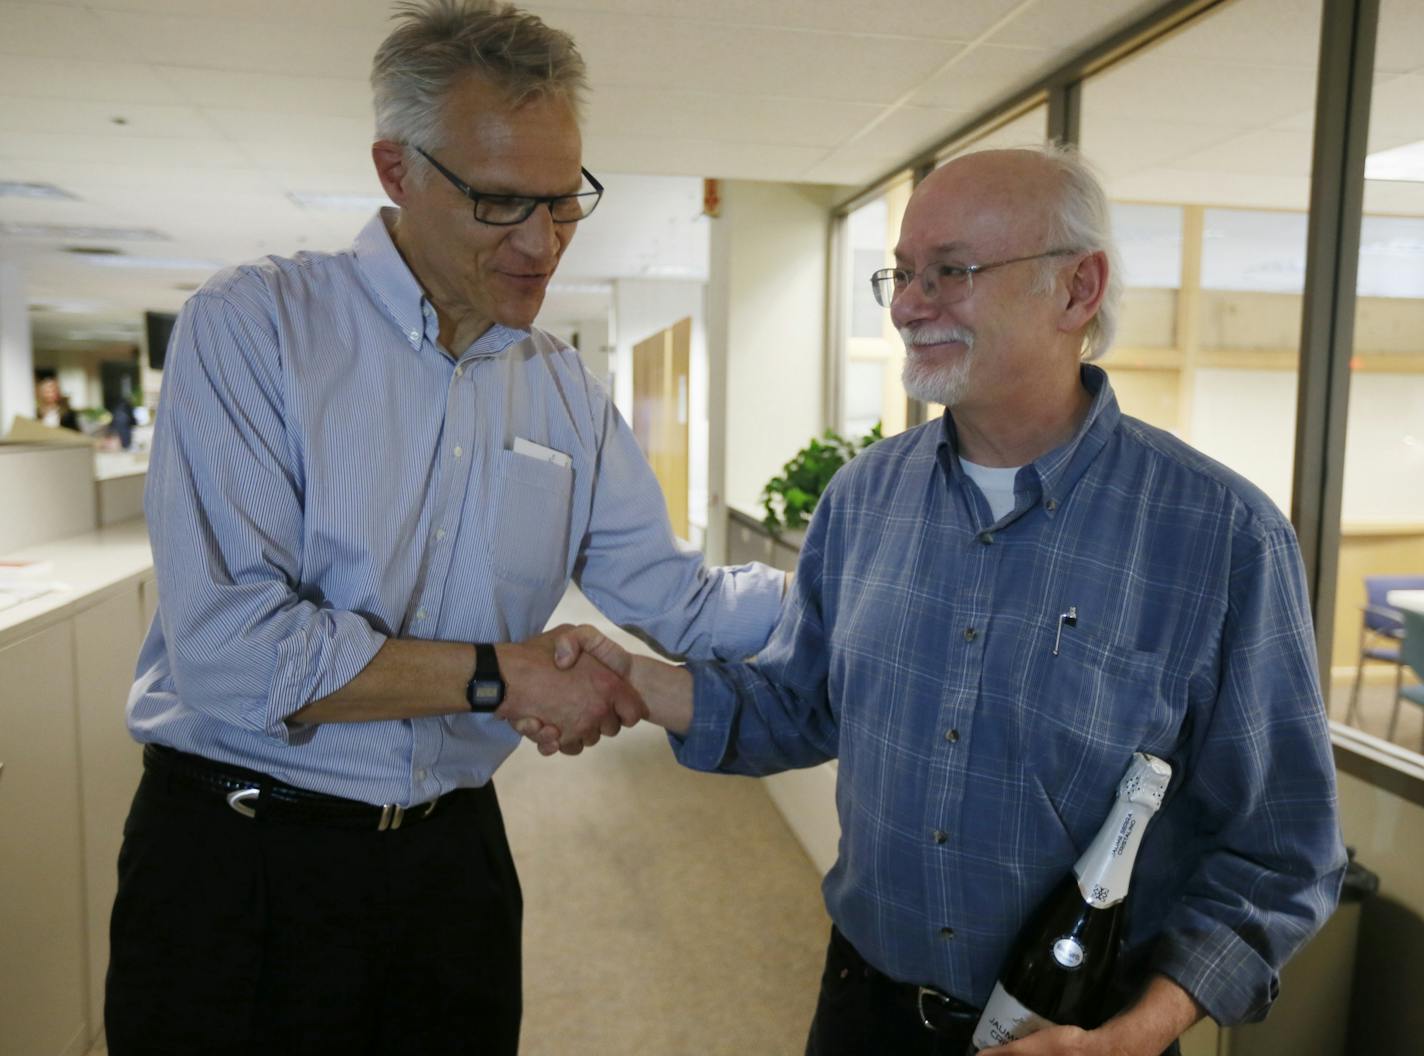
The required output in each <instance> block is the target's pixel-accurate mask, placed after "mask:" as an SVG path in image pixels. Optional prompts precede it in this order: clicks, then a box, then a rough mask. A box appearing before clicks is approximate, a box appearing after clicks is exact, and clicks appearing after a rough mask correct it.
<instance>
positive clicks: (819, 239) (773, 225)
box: [707, 181, 834, 559]
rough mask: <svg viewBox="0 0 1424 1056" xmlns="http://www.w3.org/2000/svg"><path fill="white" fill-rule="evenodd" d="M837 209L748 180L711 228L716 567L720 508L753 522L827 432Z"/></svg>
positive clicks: (825, 193) (735, 186)
mask: <svg viewBox="0 0 1424 1056" xmlns="http://www.w3.org/2000/svg"><path fill="white" fill-rule="evenodd" d="M833 200H834V192H833V191H832V190H831V189H829V188H825V187H811V186H797V185H792V184H771V183H751V182H744V181H728V182H726V183H725V184H723V187H722V211H721V215H720V216H719V217H717V218H716V219H715V220H713V222H712V237H711V267H710V274H711V275H712V280H711V282H710V283H709V288H708V320H707V349H708V363H709V373H710V378H711V384H710V393H709V414H708V418H709V421H710V423H711V436H710V438H709V443H708V454H709V465H710V472H709V490H710V492H711V493H712V496H711V497H709V511H708V522H709V538H708V552H709V554H710V555H712V556H713V558H714V559H715V558H716V556H717V552H716V551H714V550H713V539H712V534H711V532H712V527H713V525H716V524H717V523H718V522H723V521H725V517H724V516H722V515H721V514H722V512H723V511H721V510H719V509H718V508H717V507H716V506H715V504H714V503H715V497H716V496H717V495H718V494H719V493H720V495H721V496H722V497H723V498H724V499H725V502H726V503H728V504H730V505H731V506H734V507H737V508H739V509H742V510H744V511H746V512H748V513H755V512H756V511H757V509H758V508H759V507H758V504H757V496H758V495H759V494H760V493H761V489H762V485H764V484H765V483H766V482H767V480H768V479H770V478H771V477H772V476H774V475H775V474H776V473H777V471H778V470H780V468H781V466H782V465H783V464H784V463H785V462H786V460H787V459H789V458H790V457H791V456H792V455H793V454H795V453H796V452H797V451H798V450H799V449H800V448H802V447H804V446H805V444H806V442H807V440H809V439H810V438H811V437H812V436H814V435H816V434H818V433H819V432H821V430H822V429H824V428H825V422H824V417H823V406H824V396H823V385H824V364H825V345H826V332H825V330H826V324H825V320H826V296H825V291H826V274H827V252H828V246H829V232H830V210H831V205H832V202H833ZM719 400H720V401H724V403H723V406H721V407H720V408H719V406H718V401H719ZM719 434H720V435H719ZM719 454H720V458H721V460H722V464H721V466H720V467H719V466H718V459H719ZM719 479H720V480H721V485H720V487H719V485H718V480H719Z"/></svg>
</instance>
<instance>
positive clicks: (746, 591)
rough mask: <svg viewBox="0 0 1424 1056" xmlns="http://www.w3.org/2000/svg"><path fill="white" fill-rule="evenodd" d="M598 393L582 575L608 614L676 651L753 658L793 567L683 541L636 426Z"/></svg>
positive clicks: (584, 586) (577, 573)
mask: <svg viewBox="0 0 1424 1056" xmlns="http://www.w3.org/2000/svg"><path fill="white" fill-rule="evenodd" d="M596 397H597V406H596V408H595V413H596V414H597V415H598V417H599V419H600V422H601V432H600V441H601V442H600V449H599V452H598V464H597V470H596V473H595V477H594V481H595V482H594V487H593V496H592V511H591V516H590V520H589V529H588V534H587V536H586V538H585V539H584V540H583V543H582V547H581V550H580V556H579V561H578V564H577V566H576V567H575V570H574V580H575V582H576V583H578V585H579V588H580V589H581V590H582V591H583V592H584V593H585V594H586V595H588V598H589V600H590V601H592V602H593V603H594V604H595V605H597V606H598V608H599V609H600V610H601V611H602V612H603V613H604V615H606V616H608V617H609V618H610V619H611V620H613V621H614V622H615V623H617V624H619V625H620V626H622V627H626V628H628V629H630V630H635V631H638V632H641V633H642V634H643V635H644V636H645V637H647V638H649V639H651V640H652V641H653V642H654V643H655V644H656V645H657V646H658V647H659V648H661V649H662V651H663V652H664V653H666V654H667V655H669V656H674V657H688V658H693V659H702V660H706V659H716V660H742V659H744V658H746V657H749V656H752V655H753V654H755V653H756V652H758V651H759V650H760V649H761V648H762V646H763V645H764V644H765V642H766V640H767V635H769V634H770V633H771V629H772V627H773V626H774V625H775V623H776V619H777V615H778V613H779V612H780V609H781V601H782V594H783V592H784V588H785V583H786V576H785V573H783V572H779V571H777V570H775V569H772V568H769V567H767V566H766V565H762V564H747V565H738V566H732V567H724V568H709V567H707V565H706V564H705V563H704V561H703V557H702V554H701V553H700V552H699V551H698V550H696V549H695V548H693V547H691V546H688V545H686V544H684V543H680V542H679V541H678V539H677V538H676V537H675V536H674V535H673V533H672V528H671V526H670V525H669V523H668V515H667V504H666V502H665V501H664V500H663V494H662V489H661V488H660V487H659V485H658V481H657V477H656V476H655V475H654V474H653V470H652V467H650V466H649V465H648V461H647V459H646V458H645V457H644V456H643V453H642V451H641V450H640V449H639V447H638V441H637V439H636V438H635V437H634V435H633V431H632V430H631V429H629V428H628V423H627V422H626V421H624V419H623V417H622V415H620V414H619V413H618V410H617V408H616V407H614V406H613V404H612V402H611V401H609V400H608V399H607V395H606V393H604V392H603V391H602V390H601V389H597V390H596Z"/></svg>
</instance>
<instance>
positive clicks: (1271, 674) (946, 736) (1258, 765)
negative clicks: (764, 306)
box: [674, 366, 1345, 1023]
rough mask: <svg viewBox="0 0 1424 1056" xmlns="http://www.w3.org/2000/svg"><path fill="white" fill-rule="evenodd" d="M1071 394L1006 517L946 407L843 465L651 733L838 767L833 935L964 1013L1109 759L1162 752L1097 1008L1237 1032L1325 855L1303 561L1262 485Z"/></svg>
mask: <svg viewBox="0 0 1424 1056" xmlns="http://www.w3.org/2000/svg"><path fill="white" fill-rule="evenodd" d="M1083 380H1084V384H1085V386H1086V387H1087V389H1088V390H1089V391H1090V392H1091V393H1092V394H1093V397H1094V399H1093V404H1092V408H1091V410H1090V412H1089V415H1088V418H1087V420H1086V421H1085V422H1084V424H1083V427H1082V429H1081V430H1080V431H1079V433H1078V435H1077V436H1076V437H1075V438H1074V439H1073V440H1072V441H1071V442H1070V443H1067V444H1065V445H1063V446H1062V447H1060V448H1058V449H1057V450H1055V451H1052V452H1050V453H1048V454H1046V455H1044V456H1043V457H1042V458H1040V459H1038V460H1037V461H1035V462H1033V463H1032V464H1030V465H1027V466H1024V467H1022V468H1021V469H1020V470H1019V471H1018V475H1017V479H1016V485H1017V487H1016V492H1017V503H1016V505H1015V507H1014V509H1013V510H1011V511H1010V512H1008V513H1006V514H1005V515H1004V516H1002V517H998V518H996V517H994V515H993V514H992V513H991V512H990V507H989V504H988V503H987V502H986V501H985V497H984V495H983V493H982V492H980V490H979V489H978V487H976V486H975V485H974V483H973V482H972V481H971V480H970V479H969V478H968V476H967V475H966V474H965V472H964V467H963V465H962V464H961V462H960V460H959V459H958V458H957V457H956V454H955V448H956V444H955V433H954V422H953V418H952V417H951V416H949V415H946V416H945V417H944V419H943V420H942V421H939V422H933V423H931V424H928V425H924V426H921V427H920V428H918V429H912V430H910V431H909V432H906V433H902V434H900V435H899V436H895V437H891V438H889V439H886V440H882V441H880V442H879V443H876V444H874V445H873V446H872V447H870V448H869V449H868V450H867V451H865V452H864V453H863V454H861V455H858V456H857V457H856V458H855V459H854V460H852V461H851V462H850V464H849V465H847V466H846V467H845V468H844V469H843V470H841V472H839V473H838V474H837V475H836V477H835V479H834V480H832V481H831V484H830V487H829V488H827V490H826V493H825V495H824V496H823V497H822V499H821V502H820V503H819V504H818V505H817V507H816V513H815V517H814V518H813V520H812V522H811V526H810V528H809V529H808V531H807V534H806V543H805V546H804V547H803V549H802V551H801V560H800V564H799V565H798V569H797V575H796V580H795V583H794V585H793V588H792V592H791V599H790V600H789V602H788V605H787V608H786V612H785V614H784V615H783V617H782V620H781V623H780V624H779V625H778V627H777V629H776V631H775V632H774V633H773V635H772V638H771V641H770V642H769V643H768V644H767V647H766V648H765V649H764V650H763V651H762V652H761V653H760V654H759V655H758V657H757V660H756V662H755V663H753V664H746V665H741V664H738V665H731V666H725V667H724V666H717V665H710V664H694V665H693V668H694V672H695V710H694V717H693V726H692V728H691V730H690V731H689V735H688V737H687V738H686V739H685V741H681V742H679V741H677V740H676V739H675V740H674V743H675V744H676V745H677V747H678V751H679V758H680V759H681V760H682V761H683V762H684V763H685V764H687V765H689V766H693V767H697V768H699V769H717V770H723V771H730V772H734V773H742V774H761V773H767V772H769V771H773V770H779V769H785V768H787V767H793V766H809V765H811V764H813V763H818V762H821V761H822V760H824V759H829V758H832V757H837V758H839V760H840V763H839V774H838V779H837V784H836V803H837V806H838V808H839V813H840V821H841V841H840V854H839V859H838V860H837V862H836V864H835V866H834V868H833V869H832V870H831V871H830V873H829V875H827V877H826V880H825V895H826V905H827V908H828V909H829V910H830V915H831V917H832V919H833V920H835V922H836V923H837V925H839V927H840V929H841V930H842V931H843V932H844V933H845V935H846V937H847V938H849V939H850V941H851V942H852V943H853V944H854V945H855V946H856V948H857V949H858V950H859V951H860V952H861V953H862V954H863V955H864V956H865V957H866V959H867V960H869V961H870V962H871V963H872V964H874V965H876V966H877V967H878V968H880V969H881V970H882V971H884V972H886V973H888V974H890V975H892V976H894V977H895V978H897V979H901V980H903V981H905V982H911V983H922V984H931V985H934V986H937V987H939V988H941V989H943V990H945V991H947V992H948V993H951V994H953V995H955V996H956V997H959V998H961V999H963V1000H966V1001H971V1002H973V1003H975V1004H983V1003H984V1001H985V1000H986V999H987V998H988V997H989V993H990V991H991V989H992V988H993V986H994V980H995V977H996V976H997V974H998V972H999V970H1000V968H1001V967H1002V965H1003V962H1004V958H1005V956H1006V955H1007V954H1008V951H1009V947H1010V944H1011V943H1012V942H1013V939H1014V936H1015V934H1016V933H1017V932H1018V930H1019V928H1020V926H1021V925H1022V924H1023V923H1024V921H1025V920H1026V919H1027V917H1028V914H1029V913H1030V911H1031V910H1032V909H1033V908H1034V907H1035V906H1036V905H1038V903H1039V902H1040V900H1042V899H1043V898H1044V896H1045V895H1046V894H1047V893H1048V891H1049V890H1050V889H1051V888H1052V887H1053V885H1054V884H1055V883H1056V882H1057V881H1058V880H1059V879H1060V878H1061V877H1062V876H1064V875H1065V874H1066V873H1067V871H1068V870H1069V869H1071V868H1072V866H1073V863H1074V861H1075V860H1076V859H1077V857H1078V856H1079V854H1081V853H1082V852H1083V850H1084V849H1085V848H1086V847H1087V845H1088V843H1089V842H1090V841H1091V840H1092V838H1093V836H1094V834H1095V833H1096V832H1097V830H1098V827H1099V826H1100V825H1101V824H1102V822H1103V819H1104V818H1105V817H1106V815H1107V812H1108V808H1109V806H1110V805H1111V803H1112V800H1113V794H1114V790H1115V787H1116V785H1117V782H1118V780H1119V779H1120V778H1121V777H1122V774H1123V771H1124V770H1125V769H1126V767H1127V764H1128V760H1129V758H1130V757H1131V755H1132V753H1133V752H1135V751H1139V750H1141V751H1147V752H1152V753H1153V754H1156V755H1159V756H1162V757H1163V758H1165V759H1167V760H1169V761H1170V762H1171V763H1172V766H1173V779H1172V785H1171V788H1170V789H1169V791H1168V796H1167V800H1166V803H1165V805H1164V806H1163V808H1162V810H1161V812H1160V813H1159V815H1158V816H1157V818H1156V820H1155V821H1153V823H1152V826H1151V827H1150V828H1149V829H1148V830H1147V835H1146V838H1145V839H1144V841H1143V843H1142V849H1141V855H1140V857H1139V859H1138V862H1137V869H1136V873H1135V875H1134V879H1133V883H1132V894H1131V902H1130V903H1129V907H1128V934H1127V943H1128V956H1127V957H1126V959H1125V960H1124V961H1123V962H1122V966H1121V967H1122V971H1121V975H1120V978H1119V982H1120V984H1121V987H1122V992H1121V993H1120V994H1119V995H1118V1000H1119V1001H1121V1000H1125V999H1126V998H1127V997H1128V995H1129V994H1130V993H1131V990H1132V988H1133V987H1134V986H1135V985H1137V984H1139V983H1140V982H1141V981H1142V980H1143V978H1144V976H1145V974H1146V973H1147V972H1148V971H1149V970H1155V971H1158V972H1161V973H1163V974H1165V975H1167V976H1169V977H1170V978H1172V979H1175V980H1176V981H1177V982H1178V983H1179V984H1181V985H1182V986H1183V987H1184V988H1185V989H1186V990H1187V991H1188V992H1189V993H1191V994H1192V996H1193V997H1195V998H1196V999H1197V1001H1198V1002H1200V1003H1201V1004H1202V1005H1203V1006H1205V1008H1206V1010H1207V1011H1208V1012H1209V1013H1210V1014H1211V1015H1212V1016H1213V1017H1215V1018H1216V1019H1217V1020H1218V1021H1220V1022H1223V1023H1235V1022H1239V1021H1241V1020H1247V1019H1257V1018H1260V1017H1261V1016H1262V1015H1264V1014H1265V1012H1266V1009H1267V1008H1268V1007H1269V1006H1270V1004H1271V1001H1272V999H1273V998H1274V997H1275V994H1276V986H1277V978H1278V973H1279V971H1280V967H1281V965H1282V964H1283V963H1284V961H1285V960H1286V958H1287V957H1289V956H1290V955H1291V953H1292V952H1293V951H1294V950H1296V949H1297V948H1298V947H1299V946H1300V944H1301V943H1303V942H1304V941H1305V940H1306V939H1307V938H1309V936H1310V935H1311V934H1312V933H1313V932H1314V931H1315V929H1316V928H1318V927H1319V926H1320V925H1321V924H1322V923H1323V922H1324V920H1325V918H1326V917H1328V916H1329V915H1330V912H1331V910H1333V909H1334V907H1335V900H1336V897H1337V894H1338V892H1339V888H1340V879H1341V876H1342V873H1343V868H1344V864H1345V854H1344V848H1343V847H1342V846H1341V842H1340V830H1339V824H1338V822H1337V820H1336V814H1335V769H1334V764H1333V762H1332V757H1331V748H1330V738H1329V734H1328V730H1327V727H1326V721H1325V708H1324V705H1323V703H1322V701H1321V696H1320V685H1319V681H1318V677H1317V673H1316V656H1315V641H1314V636H1313V633H1312V629H1311V621H1310V606H1309V603H1308V600H1307V595H1306V590H1305V577H1304V574H1303V569H1302V567H1301V561H1300V551H1299V549H1298V547H1297V546H1296V540H1295V535H1294V533H1293V532H1292V531H1291V526H1290V524H1289V522H1288V521H1286V519H1285V518H1284V517H1283V516H1282V515H1281V514H1280V512H1279V511H1278V510H1277V509H1276V508H1275V507H1274V506H1273V505H1271V502H1270V500H1269V499H1267V498H1266V497H1265V496H1264V495H1262V494H1261V492H1260V490H1259V489H1257V488H1255V487H1254V486H1252V485H1251V484H1250V483H1249V482H1247V481H1245V480H1243V479H1242V478H1241V477H1240V476H1238V475H1237V474H1235V473H1233V472H1231V471H1230V470H1229V469H1227V468H1225V467H1224V466H1221V465H1219V464H1218V463H1215V462H1213V461H1211V459H1209V458H1207V457H1206V456H1205V455H1202V454H1200V453H1198V452H1196V451H1193V450H1192V449H1191V448H1189V447H1187V446H1186V445H1185V444H1183V443H1181V442H1180V441H1178V440H1176V439H1175V438H1174V437H1172V436H1170V435H1168V434H1167V433H1164V432H1161V431H1160V430H1157V429H1153V428H1152V427H1150V426H1148V425H1145V424H1144V423H1142V422H1139V421H1137V420H1135V419H1132V418H1129V417H1127V416H1125V415H1123V414H1121V413H1120V412H1119V410H1118V406H1117V401H1116V399H1114V397H1113V394H1112V389H1111V387H1110V386H1109V385H1108V383H1107V379H1106V376H1105V375H1104V373H1103V372H1102V371H1101V370H1099V369H1098V368H1096V367H1091V366H1089V367H1085V368H1083ZM1070 609H1073V610H1075V611H1076V621H1075V622H1074V623H1072V624H1071V625H1070V624H1067V623H1065V622H1063V621H1061V620H1060V616H1061V615H1062V614H1063V613H1066V612H1068V611H1069V610H1070ZM1060 626H1061V631H1060Z"/></svg>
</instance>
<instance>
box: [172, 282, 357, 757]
mask: <svg viewBox="0 0 1424 1056" xmlns="http://www.w3.org/2000/svg"><path fill="white" fill-rule="evenodd" d="M283 406H284V400H283V374H282V369H281V353H280V348H279V347H278V341H277V338H276V335H275V331H274V329H273V328H272V326H271V325H270V324H268V323H266V322H264V321H263V320H262V319H261V317H260V313H258V312H256V311H253V310H251V309H250V308H248V307H246V306H240V305H238V304H237V303H234V301H232V300H230V299H228V298H226V297H223V296H219V295H217V294H213V293H201V294H198V295H197V296H195V297H193V298H192V299H191V300H190V301H189V302H188V304H187V306H186V307H185V308H184V309H183V312H182V314H181V315H180V316H179V319H178V323H177V325H176V326H175V329H174V335H173V340H172V344H171V345H170V350H169V353H168V358H167V364H166V369H165V371H164V381H163V392H162V396H161V400H160V406H159V413H158V424H157V429H156V436H155V440H154V448H153V454H152V459H151V461H150V466H149V474H148V483H147V490H146V493H145V497H144V509H145V512H146V514H147V517H148V525H149V535H150V539H151V541H152V544H153V555H154V566H155V570H156V573H157V577H158V585H159V594H160V597H161V598H162V601H161V604H160V609H159V617H160V620H161V623H162V630H163V636H164V639H165V642H166V646H167V650H168V657H169V662H170V664H171V668H172V673H173V680H174V684H175V687H176V689H177V692H178V694H179V696H180V697H181V699H182V700H183V702H184V703H185V704H186V705H188V706H191V707H193V708H194V709H196V710H198V711H201V712H203V713H205V714H207V715H209V716H211V717H213V718H215V719H218V720H221V721H223V722H227V723H231V724H233V725H235V726H238V727H241V728H244V729H247V730H251V731H256V732H260V733H263V734H266V735H267V736H270V737H273V738H276V739H278V740H281V741H286V740H287V737H288V731H287V727H286V725H285V723H284V720H286V719H287V718H288V717H289V716H291V715H292V713H294V712H295V711H297V710H298V709H300V708H301V707H303V706H304V705H305V704H307V703H309V702H310V701H312V700H315V699H318V698H320V697H323V696H326V695H328V694H330V693H332V692H334V691H335V690H337V689H339V688H340V687H341V686H343V685H345V684H346V683H347V682H349V681H350V680H351V679H352V678H354V677H355V676H356V675H357V674H358V673H359V672H360V671H361V669H362V668H364V667H365V666H366V664H367V663H369V662H370V660H371V658H372V657H373V656H374V655H375V653H376V651H377V650H378V649H379V648H380V647H381V645H382V644H383V642H384V640H385V639H384V637H383V636H382V635H381V634H379V633H378V632H377V631H375V630H374V629H373V628H372V627H371V625H370V624H369V623H367V621H366V620H365V619H363V618H362V617H361V616H360V615H358V614H356V613H353V612H343V611H337V610H335V609H333V608H331V607H330V606H329V605H326V604H325V603H324V602H323V599H322V598H320V597H319V596H316V595H315V594H309V593H308V592H304V591H303V590H302V588H301V586H300V576H301V550H302V523H303V517H302V482H301V476H300V470H299V466H300V460H299V457H298V453H297V452H296V450H295V449H294V445H293V442H292V441H291V439H290V434H289V431H288V429H287V427H286V423H285V420H284V414H283Z"/></svg>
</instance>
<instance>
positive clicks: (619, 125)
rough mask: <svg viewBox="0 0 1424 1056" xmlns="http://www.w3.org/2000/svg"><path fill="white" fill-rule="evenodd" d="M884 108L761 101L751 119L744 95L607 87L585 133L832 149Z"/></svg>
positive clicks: (599, 94)
mask: <svg viewBox="0 0 1424 1056" xmlns="http://www.w3.org/2000/svg"><path fill="white" fill-rule="evenodd" d="M883 110H884V108H883V107H882V106H878V105H875V104H871V103H845V102H825V101H821V100H814V99H779V98H778V99H760V100H758V101H757V103H756V115H755V119H749V115H748V114H747V100H746V97H745V96H740V95H721V94H717V95H713V94H705V93H698V92H680V91H665V92H659V93H657V94H656V95H653V96H649V94H648V92H646V91H645V90H643V89H641V88H632V87H628V86H622V85H610V86H607V87H604V88H602V89H600V90H599V91H598V92H597V93H595V94H594V96H593V97H592V99H591V100H590V105H589V109H588V112H587V116H586V120H585V135H586V136H587V137H588V138H589V139H601V138H602V137H604V136H634V137H656V136H661V135H664V134H666V132H667V130H668V129H673V128H683V129H690V130H693V131H694V132H695V133H696V136H697V138H698V139H708V140H719V141H730V142H738V141H741V142H753V143H770V144H784V145H789V146H802V147H833V146H835V145H836V144H838V143H842V142H844V141H845V140H846V139H847V138H849V137H850V136H852V135H854V134H855V133H857V132H858V131H860V130H861V129H862V128H864V127H865V126H866V125H867V124H869V123H870V122H871V121H873V120H874V119H875V118H876V117H877V116H879V114H880V113H882V111H883Z"/></svg>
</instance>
